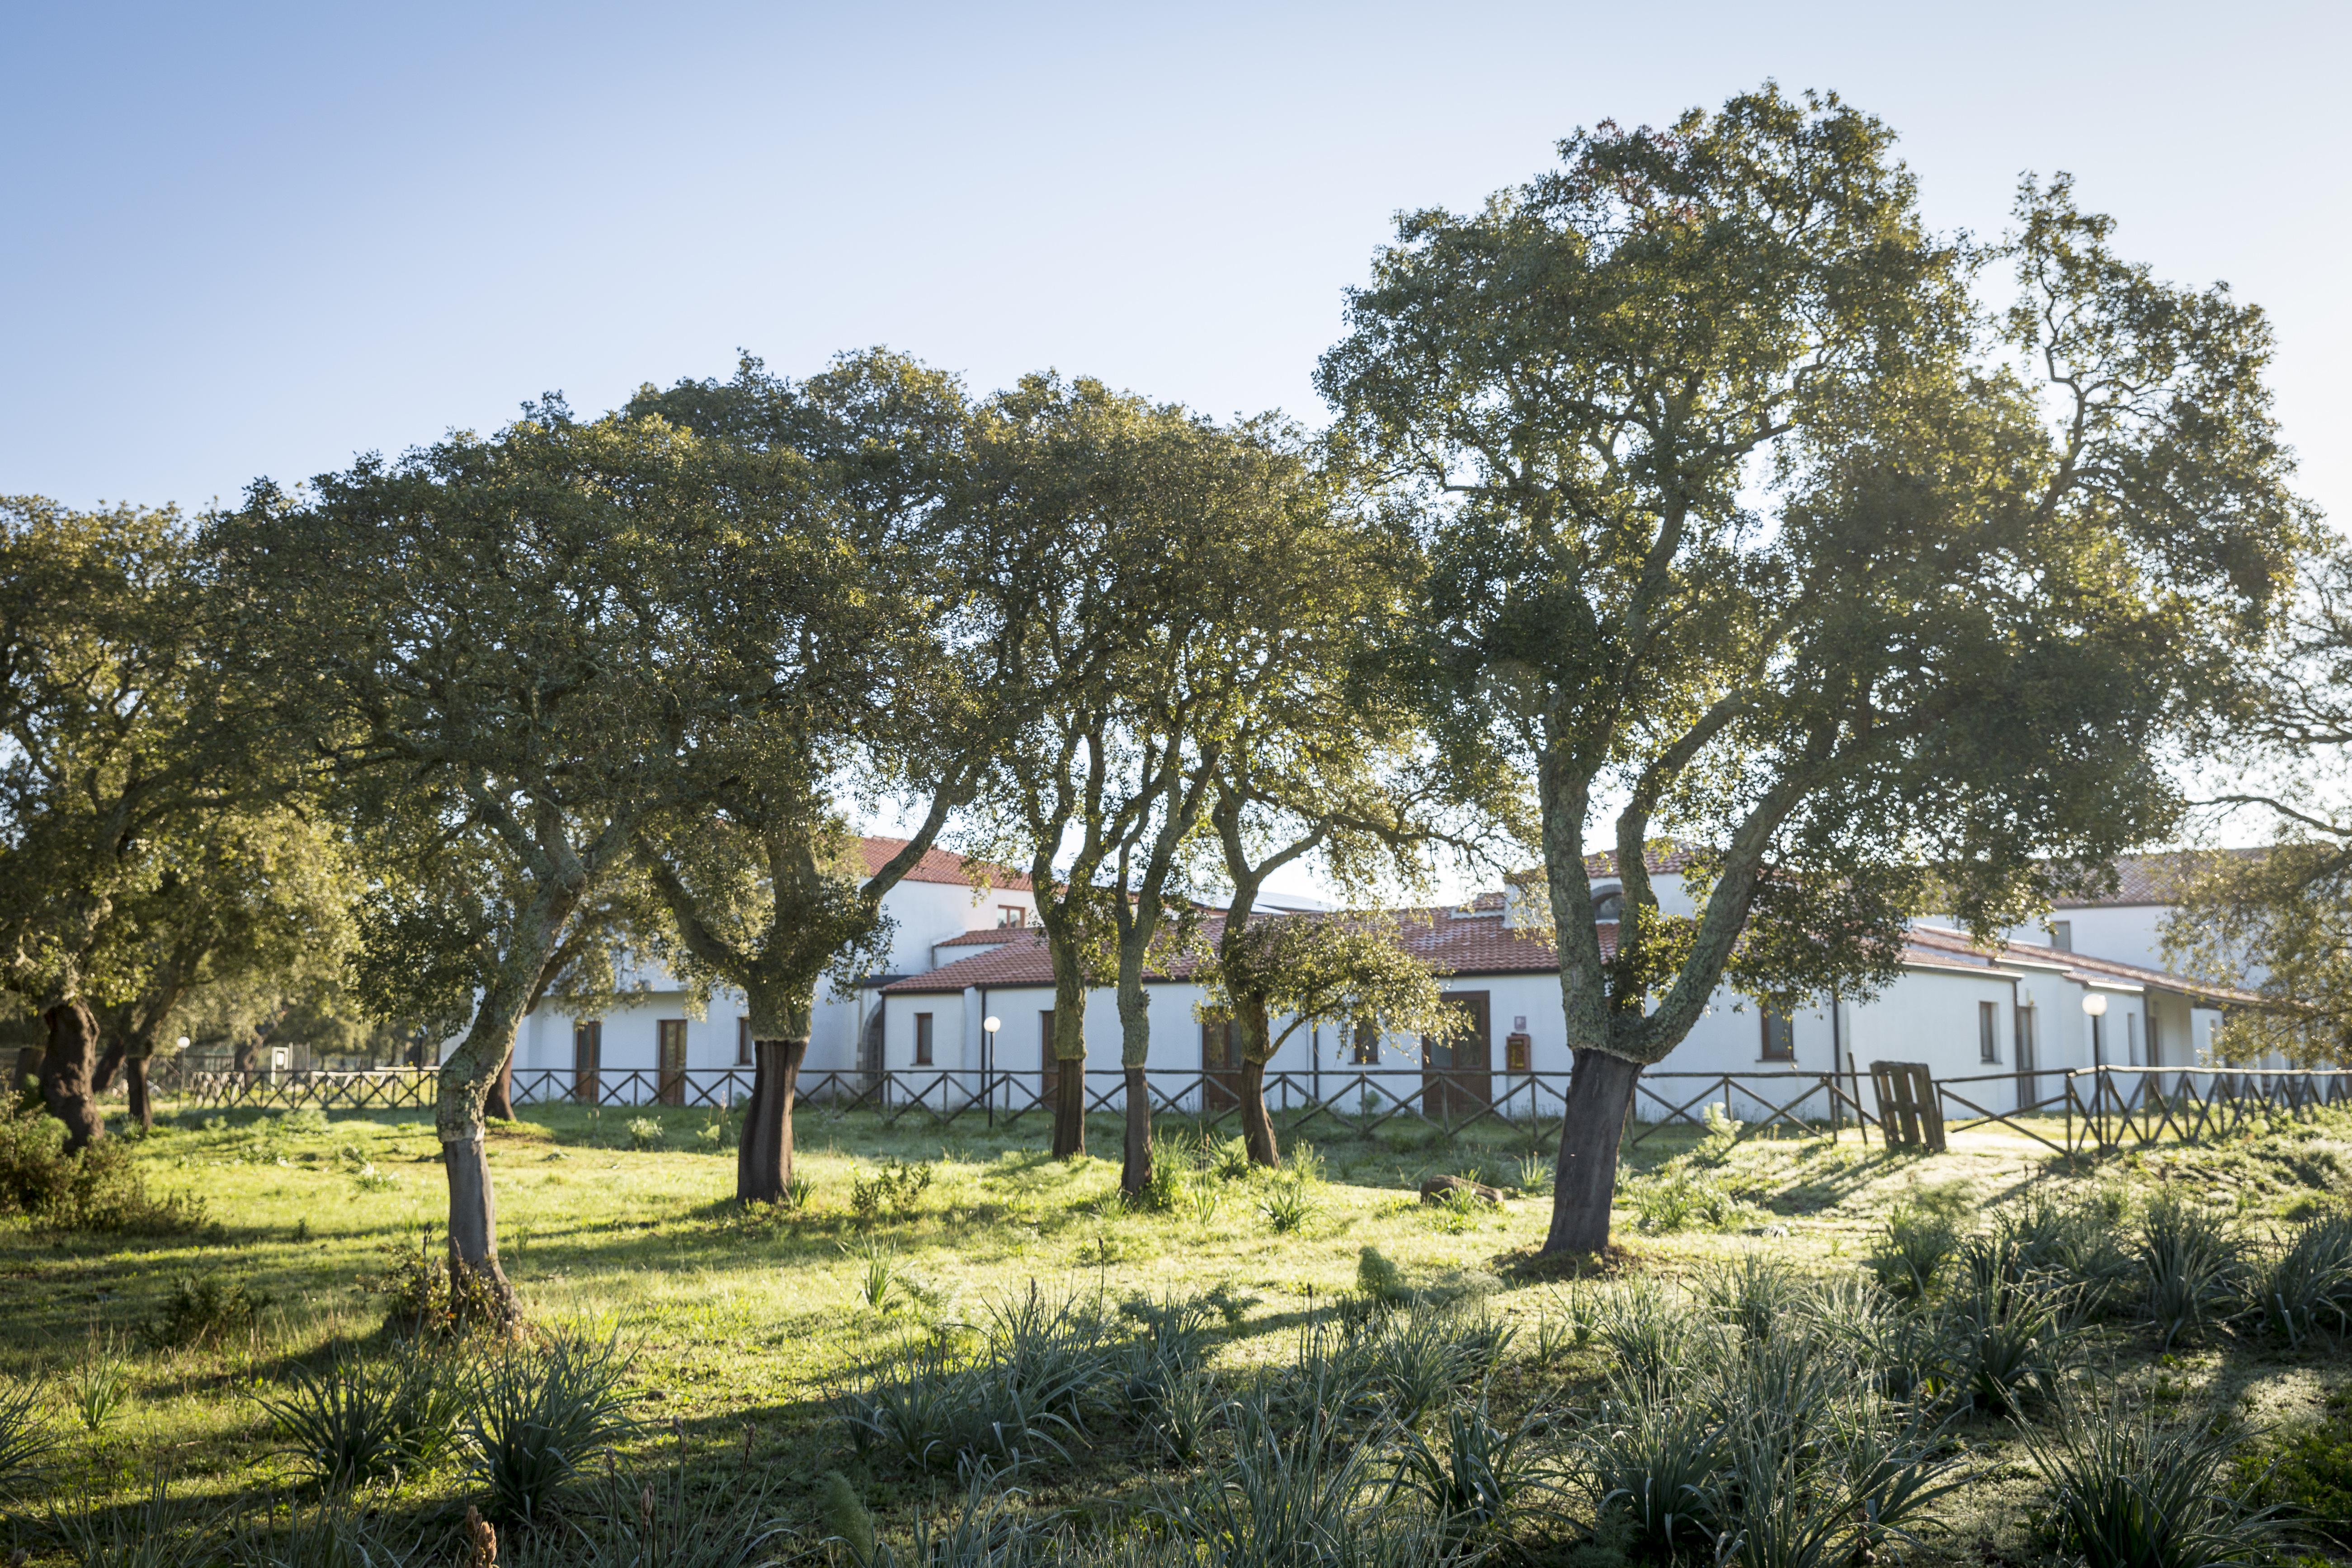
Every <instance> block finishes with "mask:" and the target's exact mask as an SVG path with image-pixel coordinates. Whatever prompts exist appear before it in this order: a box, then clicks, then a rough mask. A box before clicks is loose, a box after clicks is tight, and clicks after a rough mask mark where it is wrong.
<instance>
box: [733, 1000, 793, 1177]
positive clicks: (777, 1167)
mask: <svg viewBox="0 0 2352 1568" xmlns="http://www.w3.org/2000/svg"><path fill="white" fill-rule="evenodd" d="M808 1047H809V1043H808V1041H807V1039H806V1038H805V1037H803V1038H801V1039H797V1040H753V1041H752V1042H751V1103H750V1104H749V1105H747V1106H745V1107H744V1108H743V1141H742V1142H741V1143H740V1144H738V1145H737V1146H736V1150H735V1201H736V1202H737V1203H743V1204H780V1203H782V1202H783V1201H784V1198H785V1195H786V1194H788V1193H789V1192H790V1191H791V1188H792V1184H793V1096H795V1095H796V1094H798V1093H799V1092H800V1081H801V1063H802V1062H803V1060H805V1059H806V1058H807V1057H808Z"/></svg>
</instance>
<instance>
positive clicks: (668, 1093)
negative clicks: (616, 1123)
mask: <svg viewBox="0 0 2352 1568" xmlns="http://www.w3.org/2000/svg"><path fill="white" fill-rule="evenodd" d="M654 1040H655V1046H656V1051H657V1052H658V1055H657V1058H656V1069H655V1079H656V1084H655V1092H656V1094H657V1095H658V1096H659V1097H660V1099H661V1102H662V1103H663V1104H664V1105H684V1104H685V1103H686V1020H685V1019H683V1018H664V1019H662V1020H660V1021H659V1022H658V1023H656V1025H655V1026H654Z"/></svg>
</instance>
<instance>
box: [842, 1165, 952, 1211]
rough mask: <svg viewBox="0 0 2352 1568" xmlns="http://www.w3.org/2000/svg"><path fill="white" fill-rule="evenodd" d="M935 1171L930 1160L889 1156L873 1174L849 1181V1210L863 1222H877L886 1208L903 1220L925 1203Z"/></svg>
mask: <svg viewBox="0 0 2352 1568" xmlns="http://www.w3.org/2000/svg"><path fill="white" fill-rule="evenodd" d="M935 1174H936V1172H935V1171H934V1170H933V1169H932V1167H931V1165H930V1164H929V1162H920V1163H908V1162H907V1161H904V1160H898V1159H886V1160H884V1161H883V1162H882V1163H881V1165H880V1166H879V1167H878V1168H877V1170H876V1171H875V1172H874V1173H872V1174H871V1175H861V1176H857V1177H856V1178H854V1179H853V1180H852V1181H851V1182H850V1184H849V1212H850V1213H851V1214H852V1215H856V1219H857V1223H858V1224H860V1225H873V1224H875V1223H876V1222H877V1221H878V1220H880V1219H881V1217H882V1215H883V1214H884V1213H885V1212H886V1211H887V1212H888V1213H890V1214H892V1215H896V1216H898V1218H900V1219H906V1218H908V1217H911V1216H912V1215H914V1214H915V1212H916V1211H917V1210H918V1209H919V1208H920V1207H921V1206H922V1201H923V1194H925V1193H927V1192H929V1191H930V1189H931V1180H932V1178H933V1176H934V1175H935Z"/></svg>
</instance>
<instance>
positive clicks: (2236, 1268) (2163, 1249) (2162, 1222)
mask: <svg viewBox="0 0 2352 1568" xmlns="http://www.w3.org/2000/svg"><path fill="white" fill-rule="evenodd" d="M2136 1251H2137V1257H2138V1259H2139V1266H2140V1291H2141V1296H2140V1301H2141V1310H2142V1312H2143V1314H2144V1315H2145V1317H2146V1319H2147V1321H2148V1322H2150V1323H2152V1324H2154V1325H2155V1326H2156V1327H2157V1328H2158V1330H2160V1331H2162V1332H2163V1335H2164V1343H2165V1346H2166V1347H2167V1348H2170V1346H2171V1344H2172V1342H2173V1341H2175V1340H2176V1339H2179V1337H2180V1336H2181V1335H2182V1334H2184V1333H2189V1332H2192V1331H2196V1330H2198V1329H2200V1328H2202V1327H2205V1326H2208V1325H2210V1324H2213V1323H2218V1322H2220V1321H2221V1320H2223V1319H2225V1318H2227V1317H2229V1316H2230V1315H2231V1311H2232V1310H2233V1309H2234V1308H2235V1307H2236V1305H2237V1304H2238V1302H2239V1301H2240V1300H2242V1298H2243V1296H2244V1294H2245V1287H2246V1284H2247V1279H2248V1275H2249V1273H2250V1269H2249V1268H2248V1261H2249V1260H2248V1257H2247V1251H2246V1247H2245V1244H2244V1242H2243V1241H2242V1240H2241V1239H2240V1238H2239V1237H2237V1236H2236V1235H2235V1234H2233V1233H2232V1232H2231V1228H2230V1225H2229V1221H2228V1219H2227V1218H2226V1217H2225V1216H2224V1215H2221V1213H2220V1212H2219V1211H2217V1210H2214V1209H2210V1208H2208V1207H2205V1206H2204V1205H2200V1204H2195V1203H2190V1202H2187V1201H2185V1200H2183V1199H2180V1198H2179V1197H2177V1196H2175V1195H2174V1194H2169V1193H2167V1194H2160V1195H2159V1196H2158V1197H2157V1198H2156V1200H2155V1201H2154V1202H2152V1203H2150V1204H2149V1205H2147V1212H2146V1213H2145V1214H2143V1215H2141V1216H2140V1224H2139V1235H2138V1237H2137V1247H2136Z"/></svg>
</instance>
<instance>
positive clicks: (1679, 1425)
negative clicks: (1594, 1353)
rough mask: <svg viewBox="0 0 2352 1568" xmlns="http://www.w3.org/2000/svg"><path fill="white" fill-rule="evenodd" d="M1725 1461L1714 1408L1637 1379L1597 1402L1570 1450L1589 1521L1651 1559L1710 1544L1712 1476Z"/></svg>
mask: <svg viewBox="0 0 2352 1568" xmlns="http://www.w3.org/2000/svg"><path fill="white" fill-rule="evenodd" d="M1628 1395H1630V1396H1628ZM1730 1461H1731V1447H1730V1443H1729V1441H1728V1436H1727V1432H1726V1429H1725V1426H1724V1424H1723V1422H1722V1421H1721V1420H1720V1419H1719V1418H1718V1417H1717V1415H1715V1414H1714V1412H1712V1411H1710V1410H1708V1409H1706V1407H1704V1406H1703V1405H1700V1404H1699V1403H1698V1402H1696V1401H1695V1400H1680V1399H1665V1398H1660V1397H1656V1396H1655V1395H1654V1394H1653V1393H1652V1392H1651V1391H1649V1390H1647V1389H1644V1388H1641V1387H1638V1386H1637V1387H1634V1388H1632V1389H1626V1390H1621V1397H1620V1398H1618V1399H1616V1400H1612V1401H1611V1402H1610V1403H1608V1404H1605V1405H1602V1406H1601V1418H1600V1419H1599V1420H1598V1421H1597V1422H1595V1423H1594V1424H1593V1426H1592V1427H1591V1430H1590V1431H1588V1432H1587V1433H1586V1435H1585V1436H1584V1438H1583V1440H1582V1441H1581V1442H1580V1444H1579V1445H1578V1447H1577V1452H1576V1470H1577V1473H1578V1474H1579V1475H1580V1478H1581V1479H1582V1481H1583V1484H1584V1488H1585V1489H1586V1491H1587V1492H1588V1493H1589V1494H1590V1496H1591V1503H1592V1509H1593V1515H1594V1519H1595V1521H1596V1522H1597V1523H1599V1524H1601V1525H1602V1526H1604V1527H1613V1529H1612V1533H1615V1534H1619V1535H1622V1537H1624V1538H1625V1543H1626V1544H1627V1545H1628V1546H1629V1547H1631V1548H1633V1550H1634V1551H1635V1552H1640V1553H1641V1554H1643V1555H1644V1556H1648V1557H1658V1558H1664V1557H1672V1556H1678V1555H1680V1554H1681V1553H1682V1552H1685V1551H1687V1550H1691V1549H1696V1548H1700V1547H1705V1546H1708V1545H1711V1544H1713V1543H1714V1542H1715V1540H1716V1537H1717V1531H1718V1527H1719V1519H1720V1504H1719V1500H1718V1498H1717V1477H1718V1476H1720V1475H1721V1474H1722V1472H1723V1471H1724V1469H1725V1468H1727V1466H1728V1465H1729V1463H1730Z"/></svg>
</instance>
